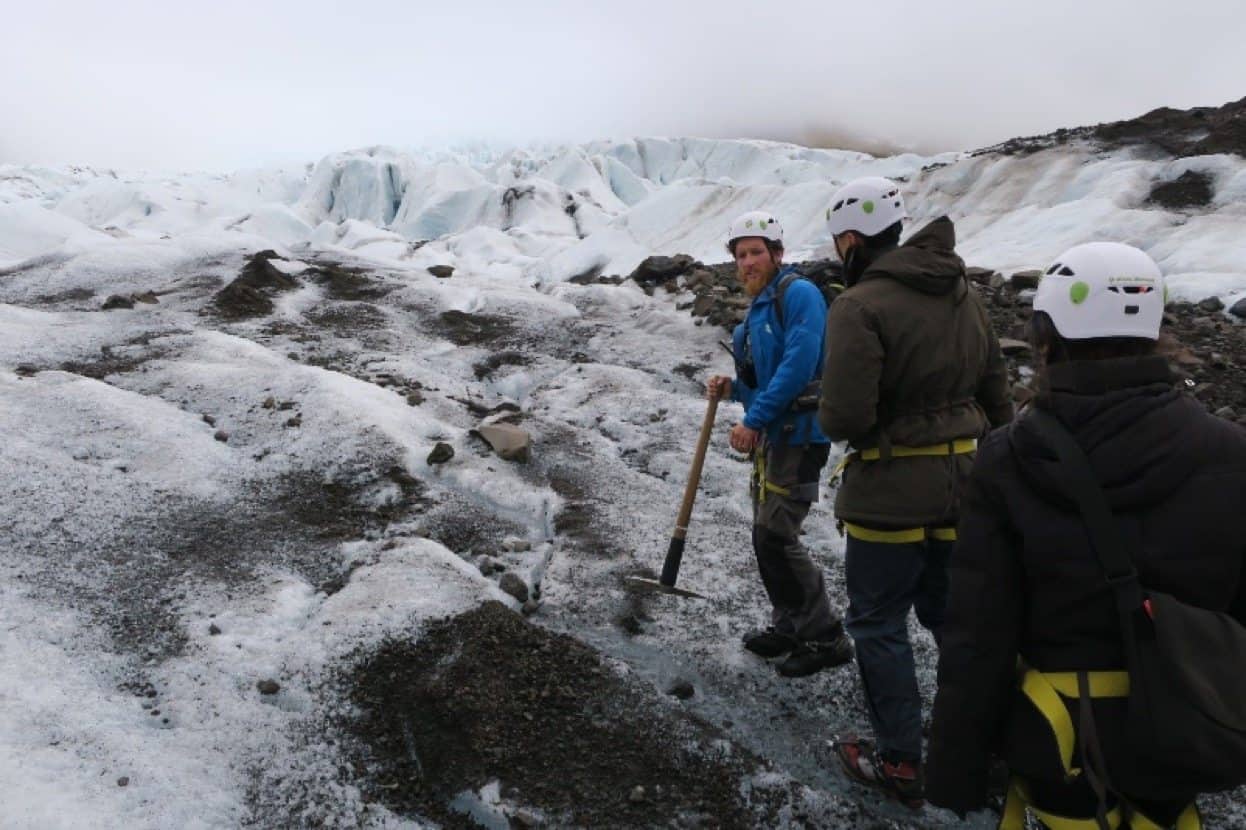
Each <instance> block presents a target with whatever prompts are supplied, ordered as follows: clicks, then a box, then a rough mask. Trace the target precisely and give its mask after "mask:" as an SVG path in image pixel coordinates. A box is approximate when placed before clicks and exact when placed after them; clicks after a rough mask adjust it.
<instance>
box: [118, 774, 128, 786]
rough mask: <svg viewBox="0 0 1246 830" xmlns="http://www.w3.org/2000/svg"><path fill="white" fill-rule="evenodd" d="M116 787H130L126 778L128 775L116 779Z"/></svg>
mask: <svg viewBox="0 0 1246 830" xmlns="http://www.w3.org/2000/svg"><path fill="white" fill-rule="evenodd" d="M117 786H118V787H128V786H130V776H128V775H123V776H121V777H120V778H118V779H117Z"/></svg>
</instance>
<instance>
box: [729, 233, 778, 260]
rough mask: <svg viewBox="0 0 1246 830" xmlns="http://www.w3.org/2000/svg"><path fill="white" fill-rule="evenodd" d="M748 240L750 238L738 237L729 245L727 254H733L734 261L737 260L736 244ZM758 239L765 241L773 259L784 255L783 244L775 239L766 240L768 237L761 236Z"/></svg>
mask: <svg viewBox="0 0 1246 830" xmlns="http://www.w3.org/2000/svg"><path fill="white" fill-rule="evenodd" d="M747 238H748V237H746V236H737V237H736V238H735V239H733V240H731V241H730V242H728V243H727V252H728V253H730V254H731V258H732V259H735V244H736V243H737V242H739V241H740V240H741V239H747ZM758 239H761V240H764V241H765V243H766V250H767V251H769V252H770V256H772V257H774V256H779V255H780V254H782V253H783V243H782V242H777V241H775V240H773V239H766V237H764V236H759V237H758Z"/></svg>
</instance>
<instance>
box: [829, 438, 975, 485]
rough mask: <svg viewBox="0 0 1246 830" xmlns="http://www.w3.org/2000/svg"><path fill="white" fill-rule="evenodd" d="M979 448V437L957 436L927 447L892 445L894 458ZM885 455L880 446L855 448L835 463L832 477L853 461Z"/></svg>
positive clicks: (933, 454) (943, 453)
mask: <svg viewBox="0 0 1246 830" xmlns="http://www.w3.org/2000/svg"><path fill="white" fill-rule="evenodd" d="M977 449H978V439H977V438H957V439H956V440H955V441H945V442H943V443H942V444H931V445H930V446H927V447H892V448H891V457H892V458H912V457H914V456H922V455H924V456H941V455H966V454H968V453H971V452H976V451H977ZM882 457H883V454H882V451H881V450H880V449H879V448H878V447H870V448H869V449H864V450H854V451H853V452H850V453H848V454H847V455H845V456H844V457H843V458H841V459H840V460H839V463H838V464H836V465H835V469H834V470H832V471H831V479H837V478H839V476H840V474H842V473H843V472H844V469H845V468H846V467H847V466H848V465H849V464H851V463H852V462H853V461H878V460H879V459H881V458H882Z"/></svg>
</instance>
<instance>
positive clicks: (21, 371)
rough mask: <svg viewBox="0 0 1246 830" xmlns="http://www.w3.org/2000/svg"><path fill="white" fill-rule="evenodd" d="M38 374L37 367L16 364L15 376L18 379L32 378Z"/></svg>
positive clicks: (31, 364)
mask: <svg viewBox="0 0 1246 830" xmlns="http://www.w3.org/2000/svg"><path fill="white" fill-rule="evenodd" d="M38 373H39V367H38V366H35V365H34V364H33V363H19V364H17V376H18V377H19V378H28V377H33V376H34V375H36V374H38Z"/></svg>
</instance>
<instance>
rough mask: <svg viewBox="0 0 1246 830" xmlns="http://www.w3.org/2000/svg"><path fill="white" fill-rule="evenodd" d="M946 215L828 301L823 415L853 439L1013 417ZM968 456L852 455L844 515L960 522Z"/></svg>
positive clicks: (867, 443)
mask: <svg viewBox="0 0 1246 830" xmlns="http://www.w3.org/2000/svg"><path fill="white" fill-rule="evenodd" d="M955 243H956V233H955V229H954V228H953V226H952V222H951V220H950V219H948V218H947V217H946V216H945V217H941V218H939V219H936V220H934V221H933V222H931V223H930V224H929V225H927V226H926V227H924V228H922V229H921V230H920V231H918V232H917V233H915V234H914V235H913V237H912V238H911V239H909V241H908V242H906V243H905V244H904V245H901V246H899V247H896V248H892V249H891V250H889V251H885V252H883V253H880V254H877V255H876V256H875V257H874V259H873V261H872V262H870V263H869V264H868V265H867V266H866V267H865V268H864V270H863V272H862V273H861V276H860V278H859V279H858V280H857V281H856V283H854V284H853V285H852V286H851V287H850V288H848V289H847V290H846V291H844V292H843V293H842V294H841V295H840V296H839V298H838V299H837V300H836V301H835V303H834V305H833V306H832V307H831V310H830V313H829V314H828V315H827V322H826V359H825V365H824V367H823V374H822V396H821V401H820V405H819V409H818V422H819V423H820V424H821V426H822V431H823V432H824V433H825V434H826V436H827V437H828V438H829V439H831V440H832V441H848V442H849V443H850V444H851V445H852V446H853V448H855V449H859V450H860V449H868V448H873V447H878V448H879V449H880V451H882V452H883V453H884V455H886V451H887V448H888V447H890V446H905V447H923V446H929V445H932V444H940V443H945V442H948V441H953V440H956V439H959V438H979V437H982V436H984V435H986V433H987V432H988V430H989V427H990V426H992V425H994V426H998V425H1000V424H1003V423H1005V422H1007V421H1008V420H1009V419H1010V418H1011V417H1012V398H1011V393H1010V389H1009V383H1008V374H1007V368H1006V366H1005V364H1004V357H1003V354H1002V353H1001V352H1000V348H999V341H998V340H997V339H996V337H995V334H994V332H993V331H992V329H991V326H990V321H989V320H988V318H987V314H986V309H985V308H984V307H983V305H982V302H981V300H980V299H979V298H978V296H977V294H976V293H974V291H973V290H972V289H971V288H970V287H969V284H968V281H967V280H966V278H965V263H964V262H963V261H962V260H961V258H960V257H959V256H957V255H956V252H955V250H954V247H955ZM971 468H972V456H971V455H959V456H943V457H908V458H893V459H890V460H885V459H884V460H879V461H870V462H857V463H852V464H849V466H848V467H847V468H846V469H845V471H844V477H843V482H842V484H841V485H840V488H839V492H838V494H837V496H836V500H835V513H836V516H838V517H839V518H840V519H841V520H844V521H849V522H854V523H858V524H862V525H867V526H870V527H879V528H905V527H921V526H939V525H952V524H955V523H956V519H957V510H958V495H959V491H960V487H961V485H962V483H963V481H964V479H965V478H967V477H968V474H969V471H970V469H971Z"/></svg>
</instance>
